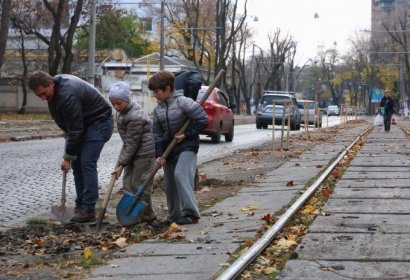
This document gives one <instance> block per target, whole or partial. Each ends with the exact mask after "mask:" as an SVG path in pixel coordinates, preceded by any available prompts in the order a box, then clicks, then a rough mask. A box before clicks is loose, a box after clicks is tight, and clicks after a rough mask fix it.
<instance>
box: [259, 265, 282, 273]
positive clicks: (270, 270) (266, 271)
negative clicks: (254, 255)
mask: <svg viewBox="0 0 410 280" xmlns="http://www.w3.org/2000/svg"><path fill="white" fill-rule="evenodd" d="M262 272H263V274H265V275H269V274H272V273H275V272H278V271H277V269H275V268H274V267H271V266H270V267H265V268H264V269H262Z"/></svg>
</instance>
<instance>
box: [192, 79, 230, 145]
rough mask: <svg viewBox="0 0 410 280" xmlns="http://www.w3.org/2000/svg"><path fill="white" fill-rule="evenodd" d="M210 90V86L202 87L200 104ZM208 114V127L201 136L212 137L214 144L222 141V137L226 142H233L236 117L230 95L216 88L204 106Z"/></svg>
mask: <svg viewBox="0 0 410 280" xmlns="http://www.w3.org/2000/svg"><path fill="white" fill-rule="evenodd" d="M207 90H208V86H202V87H201V89H200V90H199V92H198V97H197V101H198V102H199V101H200V100H201V99H202V97H203V96H204V95H205V92H206V91H207ZM202 107H203V108H204V109H205V111H206V113H207V114H208V119H209V123H208V127H207V128H205V129H204V130H203V131H202V132H201V134H203V135H208V136H210V137H211V140H212V142H213V143H219V141H221V135H224V136H225V141H226V142H232V140H233V135H234V117H233V112H232V109H234V108H235V107H236V105H235V104H232V103H229V97H228V95H227V94H226V93H225V92H223V91H222V90H220V89H218V88H214V89H213V90H212V92H211V94H210V95H209V97H208V99H207V100H206V101H205V103H204V104H203V105H202Z"/></svg>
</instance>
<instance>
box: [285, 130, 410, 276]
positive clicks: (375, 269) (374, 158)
mask: <svg viewBox="0 0 410 280" xmlns="http://www.w3.org/2000/svg"><path fill="white" fill-rule="evenodd" d="M409 155H410V141H409V139H408V138H406V136H405V134H404V133H403V132H402V131H401V130H400V129H399V128H398V127H397V126H392V128H391V132H390V133H386V132H384V131H383V127H376V128H375V129H374V130H373V131H372V133H371V134H370V135H369V136H368V137H367V141H366V143H365V145H364V146H363V147H362V149H361V150H360V152H359V153H358V155H357V156H356V158H355V159H354V160H353V161H352V162H351V165H350V167H349V168H348V169H347V170H346V172H345V173H344V175H343V176H342V178H341V180H340V181H339V182H338V183H337V185H336V188H335V192H334V193H333V195H332V196H331V197H330V199H329V201H328V202H327V204H326V206H325V208H324V209H323V210H324V211H325V212H326V213H329V214H330V215H329V216H318V217H317V218H316V220H315V221H314V223H313V224H312V225H311V227H310V229H309V233H308V234H307V235H306V236H305V238H304V240H303V241H302V243H301V244H300V245H299V247H298V248H297V250H296V254H297V256H298V257H297V259H295V260H291V261H289V262H288V263H287V264H286V266H285V268H284V270H283V271H282V273H281V274H280V275H279V276H278V277H277V279H286V280H288V279H318V280H319V279H321V280H323V279H332V280H339V279H340V280H341V279H410V157H409Z"/></svg>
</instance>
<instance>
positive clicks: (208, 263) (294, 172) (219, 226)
mask: <svg viewBox="0 0 410 280" xmlns="http://www.w3.org/2000/svg"><path fill="white" fill-rule="evenodd" d="M365 127H367V126H366V125H363V124H361V125H358V126H357V127H355V128H353V129H351V130H349V131H347V132H345V133H344V134H343V135H340V136H338V137H337V138H336V140H335V141H334V142H333V143H328V144H325V145H318V146H316V147H315V148H313V149H312V150H310V151H307V152H306V153H304V154H303V155H301V156H300V157H299V158H297V159H292V160H290V161H288V162H287V163H285V164H283V165H282V166H281V167H279V168H278V169H275V170H273V171H272V172H270V173H268V174H267V175H266V176H265V177H264V179H261V180H259V181H257V182H255V184H253V185H251V186H247V187H244V188H243V189H242V190H241V191H240V192H239V193H238V194H237V195H236V196H234V197H230V198H228V199H226V200H223V201H221V202H219V203H217V204H216V205H214V206H213V207H211V208H209V209H207V210H206V211H204V212H203V213H202V218H201V221H200V223H199V224H196V225H189V226H185V227H184V228H185V229H186V231H185V232H184V233H182V234H184V235H185V237H186V238H185V239H183V240H180V241H175V242H172V243H170V241H169V240H167V241H164V240H160V239H150V240H146V241H144V242H142V243H139V244H134V245H131V246H129V247H127V248H125V249H124V250H122V251H121V252H118V253H116V254H115V255H114V259H113V260H111V261H110V262H109V263H108V264H107V265H104V266H101V267H98V268H96V269H95V270H93V271H92V273H91V275H90V276H89V278H91V279H144V280H145V279H178V280H183V279H187V280H188V279H197V280H201V279H212V278H213V277H214V275H215V274H216V273H218V271H219V270H220V269H221V268H222V267H223V266H224V263H226V262H227V261H228V260H229V259H230V254H232V253H234V252H235V251H236V250H237V249H239V248H240V246H241V244H242V243H243V242H245V241H246V240H247V239H251V238H253V237H254V236H255V233H256V231H257V230H258V229H259V228H260V227H261V226H262V225H263V224H264V221H262V220H261V219H260V218H261V217H262V216H263V215H265V214H267V213H271V214H272V213H275V212H276V211H279V210H280V209H281V208H282V207H284V206H286V205H287V204H288V203H289V202H290V201H291V200H292V199H293V197H294V196H295V195H296V194H297V193H298V192H299V191H300V190H301V189H302V188H303V187H304V186H305V184H306V183H307V182H308V181H309V180H310V179H311V178H312V177H315V176H316V175H317V174H318V173H319V172H320V171H321V169H324V168H326V165H327V164H328V163H329V161H330V160H331V159H333V158H334V157H335V156H337V155H338V154H339V153H340V152H341V151H342V150H343V149H344V147H345V146H346V145H347V144H348V143H350V142H351V141H352V140H353V139H354V138H355V137H356V136H357V135H358V134H359V133H360V132H361V131H362V130H363V129H364V128H365ZM321 166H323V167H321ZM319 167H320V168H319ZM290 180H293V182H294V186H291V187H288V186H286V184H287V182H288V181H290ZM254 205H255V206H257V207H258V209H257V210H252V211H241V208H243V207H249V206H254ZM250 212H253V214H250Z"/></svg>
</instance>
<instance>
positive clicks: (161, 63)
mask: <svg viewBox="0 0 410 280" xmlns="http://www.w3.org/2000/svg"><path fill="white" fill-rule="evenodd" d="M164 12H165V0H162V1H161V27H160V28H161V30H160V34H161V35H160V36H161V38H160V48H159V70H164V43H165V42H164V41H165V38H164V16H165V14H164Z"/></svg>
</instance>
